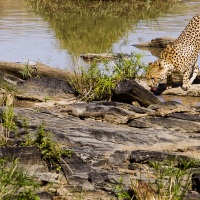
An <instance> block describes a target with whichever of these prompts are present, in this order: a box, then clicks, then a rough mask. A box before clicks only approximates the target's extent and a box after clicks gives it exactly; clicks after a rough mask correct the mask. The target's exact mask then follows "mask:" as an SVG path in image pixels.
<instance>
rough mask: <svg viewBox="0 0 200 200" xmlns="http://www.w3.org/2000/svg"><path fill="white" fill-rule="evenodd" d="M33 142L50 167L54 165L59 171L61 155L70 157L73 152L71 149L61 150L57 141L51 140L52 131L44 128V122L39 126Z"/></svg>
mask: <svg viewBox="0 0 200 200" xmlns="http://www.w3.org/2000/svg"><path fill="white" fill-rule="evenodd" d="M34 144H36V145H37V146H38V147H39V149H40V150H41V154H42V157H43V158H44V160H45V161H47V162H48V163H49V165H50V167H52V166H55V167H56V170H57V171H60V169H61V166H60V165H59V162H60V160H61V159H62V158H61V157H62V156H67V157H71V156H72V154H73V152H72V151H71V150H69V149H65V150H63V149H62V147H61V145H60V144H59V143H57V142H55V141H53V140H52V133H51V132H50V131H46V130H45V128H44V124H41V125H40V126H39V129H38V131H37V133H36V139H35V140H34ZM63 161H64V160H63ZM65 164H66V163H65ZM66 165H67V164H66ZM67 166H68V165H67ZM69 169H70V168H69Z"/></svg>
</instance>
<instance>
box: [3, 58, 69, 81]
mask: <svg viewBox="0 0 200 200" xmlns="http://www.w3.org/2000/svg"><path fill="white" fill-rule="evenodd" d="M30 67H31V66H30ZM36 67H37V73H38V74H39V75H41V76H47V77H53V78H59V79H62V80H66V77H67V75H69V72H68V71H66V70H62V69H57V68H53V67H49V66H46V65H44V64H42V63H37V65H36ZM24 68H25V64H23V63H16V62H3V61H1V62H0V70H1V72H3V73H6V74H12V75H14V76H16V77H18V78H23V76H22V73H21V72H23V70H24Z"/></svg>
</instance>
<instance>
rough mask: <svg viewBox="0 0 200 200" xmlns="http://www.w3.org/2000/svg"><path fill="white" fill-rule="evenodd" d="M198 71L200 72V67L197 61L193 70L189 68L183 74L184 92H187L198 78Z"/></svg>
mask: <svg viewBox="0 0 200 200" xmlns="http://www.w3.org/2000/svg"><path fill="white" fill-rule="evenodd" d="M198 71H199V67H198V64H197V60H196V61H195V63H194V65H193V66H192V68H189V69H188V70H186V71H185V73H184V74H183V85H182V88H183V90H185V91H186V90H188V89H189V88H190V86H191V84H192V83H193V81H194V80H195V78H196V77H197V74H198Z"/></svg>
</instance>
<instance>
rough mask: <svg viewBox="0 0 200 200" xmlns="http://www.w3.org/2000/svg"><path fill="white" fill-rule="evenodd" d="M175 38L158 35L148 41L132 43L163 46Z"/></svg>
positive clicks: (145, 45)
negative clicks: (158, 36)
mask: <svg viewBox="0 0 200 200" xmlns="http://www.w3.org/2000/svg"><path fill="white" fill-rule="evenodd" d="M175 40H176V38H172V37H167V36H164V37H160V38H155V39H152V40H151V41H150V42H145V43H141V44H134V45H133V46H135V47H158V48H165V47H166V46H167V45H168V44H171V43H173V42H174V41H175Z"/></svg>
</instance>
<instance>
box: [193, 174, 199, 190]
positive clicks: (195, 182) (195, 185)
mask: <svg viewBox="0 0 200 200" xmlns="http://www.w3.org/2000/svg"><path fill="white" fill-rule="evenodd" d="M192 190H194V191H196V192H198V193H200V173H199V174H193V175H192Z"/></svg>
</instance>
